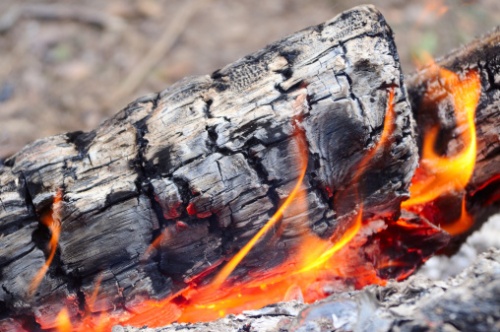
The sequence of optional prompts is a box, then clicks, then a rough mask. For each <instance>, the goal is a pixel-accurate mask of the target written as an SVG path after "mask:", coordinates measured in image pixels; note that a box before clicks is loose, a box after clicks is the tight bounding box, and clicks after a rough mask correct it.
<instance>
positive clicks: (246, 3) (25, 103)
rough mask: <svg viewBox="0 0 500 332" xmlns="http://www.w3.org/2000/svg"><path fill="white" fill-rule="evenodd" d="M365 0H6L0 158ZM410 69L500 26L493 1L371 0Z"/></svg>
mask: <svg viewBox="0 0 500 332" xmlns="http://www.w3.org/2000/svg"><path fill="white" fill-rule="evenodd" d="M364 2H366V1H358V0H273V1H254V0H239V1H234V0H189V1H185V0H184V1H181V0H141V1H138V0H137V1H136V0H108V1H101V0H81V1H70V0H66V1H65V0H52V1H49V0H44V1H32V0H2V1H1V2H0V160H1V159H4V158H6V157H8V156H10V155H12V154H13V153H15V152H17V151H19V150H20V149H21V148H22V147H23V146H24V145H25V144H27V143H29V142H31V141H33V140H35V139H37V138H40V137H44V136H49V135H54V134H58V133H63V132H67V131H74V130H85V131H86V130H91V129H94V128H95V127H96V126H97V125H98V124H99V123H100V122H101V121H102V120H103V119H104V118H106V117H109V116H110V115H112V114H114V113H116V112H117V111H118V110H120V109H121V108H122V107H124V106H125V105H126V104H127V103H129V102H131V101H132V100H133V99H135V98H136V97H139V96H141V95H144V94H146V93H149V92H157V91H160V90H163V89H164V88H166V87H167V86H168V85H170V84H172V83H173V82H175V81H177V80H179V79H180V78H182V77H184V76H187V75H200V74H209V73H211V72H212V71H214V70H216V69H218V68H220V67H222V66H224V65H226V64H228V63H230V62H232V61H234V60H236V59H238V58H240V57H242V56H244V55H246V54H248V53H250V52H252V51H255V50H258V49H260V48H261V47H263V46H265V45H266V44H268V43H270V42H272V41H275V40H277V39H280V38H281V37H284V36H286V35H288V34H291V33H293V32H295V31H297V30H300V29H302V28H305V27H307V26H310V25H314V24H318V23H321V22H323V21H325V20H328V19H330V18H332V17H333V16H335V15H337V14H338V13H340V12H341V11H343V10H346V9H348V8H350V7H353V6H355V5H358V4H362V3H364ZM372 3H373V4H375V5H376V6H377V7H378V8H379V9H380V10H381V11H382V13H383V14H384V15H385V17H386V19H387V21H388V22H389V24H390V25H391V27H392V28H393V30H394V32H395V35H396V43H397V45H398V50H399V53H400V56H401V60H402V63H403V69H404V71H405V73H409V72H411V71H413V68H414V67H415V65H414V63H415V59H416V58H418V57H419V55H420V54H422V52H428V53H430V54H431V55H433V56H439V55H444V54H445V53H446V52H448V51H450V50H452V49H453V48H456V47H458V46H460V45H462V44H464V43H467V42H469V41H471V40H472V39H473V38H474V37H476V36H478V35H481V34H484V33H486V32H488V31H490V30H492V29H493V28H494V27H495V26H496V25H498V24H500V1H498V0H476V1H474V0H469V1H465V0H447V1H445V0H442V1H439V0H434V1H432V0H429V1H416V0H408V1H404V0H373V1H372Z"/></svg>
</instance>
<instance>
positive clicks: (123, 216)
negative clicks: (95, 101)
mask: <svg viewBox="0 0 500 332" xmlns="http://www.w3.org/2000/svg"><path fill="white" fill-rule="evenodd" d="M391 90H392V91H394V93H395V99H394V105H393V107H394V113H395V117H394V123H393V125H392V127H393V130H392V132H391V144H390V146H388V147H387V148H386V149H384V151H382V152H381V153H378V154H376V155H375V156H373V157H372V161H371V162H369V163H366V162H365V163H362V162H361V161H362V160H363V159H364V157H365V156H366V155H368V153H369V152H370V151H372V150H373V149H374V147H375V146H376V144H377V142H378V141H379V140H380V137H381V133H382V128H383V123H384V119H385V114H386V109H387V107H388V99H389V98H388V96H389V92H390V91H391ZM413 128H414V126H413V122H412V118H411V111H410V105H409V102H408V99H407V95H406V90H405V89H404V88H403V82H402V73H401V68H400V64H399V59H398V56H397V52H396V48H395V45H394V42H393V38H392V32H391V30H390V28H389V27H388V26H387V24H386V22H385V20H384V19H383V17H382V16H381V14H380V13H379V12H378V11H377V10H375V9H374V7H372V6H363V7H357V8H355V9H353V10H350V11H347V12H344V13H342V14H341V15H339V16H337V17H336V18H334V19H332V20H331V21H329V22H326V23H324V24H321V25H318V26H315V27H311V28H308V29H305V30H303V31H300V32H298V33H296V34H294V35H291V36H289V37H287V38H285V39H283V40H281V41H278V42H276V43H274V44H271V45H269V46H267V47H266V48H264V49H263V50H261V51H259V52H256V53H254V54H252V55H249V56H247V57H244V58H242V59H240V60H238V61H236V62H235V63H233V64H231V65H229V66H227V67H225V68H223V69H221V70H218V71H216V72H214V73H213V74H212V75H210V76H208V75H207V76H201V77H192V78H186V79H184V80H182V81H180V82H178V83H176V84H174V85H173V86H171V87H170V88H168V89H167V90H165V91H163V92H161V93H159V94H152V95H149V96H146V97H144V98H140V99H138V100H136V101H135V102H133V103H131V104H130V105H128V107H126V108H125V109H124V110H123V111H121V112H120V113H118V114H117V115H116V116H114V117H113V118H111V119H109V120H108V121H106V122H104V123H103V124H102V125H101V126H100V127H99V128H97V129H96V130H95V131H92V132H86V133H84V132H76V133H69V134H63V135H59V136H54V137H49V138H45V139H41V140H38V141H36V142H34V143H32V144H30V145H28V146H26V147H25V148H24V149H23V150H22V151H20V152H19V153H17V154H16V155H14V156H13V157H12V158H10V159H8V160H7V161H5V163H4V165H3V167H2V169H1V171H0V184H1V189H0V202H1V204H0V232H1V239H2V240H1V242H0V284H1V287H0V309H1V310H0V312H1V314H0V315H2V316H1V317H4V318H5V317H10V318H16V317H17V318H20V319H24V321H25V322H28V323H26V324H29V322H34V320H38V319H40V318H42V317H43V319H44V321H46V322H47V321H48V322H50V321H51V320H53V319H54V317H55V316H56V314H57V313H58V312H59V310H61V308H62V307H64V306H67V307H69V308H70V309H71V308H84V307H85V306H86V302H87V301H88V299H89V297H90V296H91V294H92V291H93V290H94V289H95V287H96V280H97V279H98V278H99V279H100V280H101V281H100V288H99V294H100V300H99V301H100V305H99V307H100V308H101V309H102V310H126V309H127V308H129V306H131V305H132V304H133V303H135V302H137V301H140V300H141V299H146V298H162V297H165V296H167V295H169V294H171V293H172V292H175V291H177V290H179V289H181V288H182V287H184V285H185V282H186V280H188V279H189V278H191V277H193V276H195V275H197V274H199V273H200V272H202V271H204V270H205V269H207V268H208V267H210V266H217V265H218V264H221V262H223V261H224V260H227V259H228V258H230V257H231V256H232V255H234V253H236V252H237V250H238V249H239V248H240V247H241V246H243V245H244V244H245V243H246V242H247V241H248V240H249V239H250V238H251V237H252V235H254V234H255V233H256V232H257V231H258V230H259V229H260V228H261V227H262V226H263V225H264V223H265V222H266V221H267V220H268V219H269V217H270V216H271V215H272V214H273V212H274V211H276V209H277V208H278V207H279V205H280V203H281V202H282V201H283V199H285V198H286V197H287V195H288V194H289V192H290V191H291V189H292V188H293V186H294V185H295V182H296V181H297V178H298V176H299V173H300V169H299V168H300V162H298V160H300V159H301V158H303V156H302V155H303V154H304V153H303V151H299V150H298V148H299V144H298V143H297V135H296V133H297V131H299V132H300V133H303V135H305V137H306V141H307V149H308V150H307V151H306V152H305V154H306V155H307V156H308V168H307V173H306V177H305V180H304V187H305V189H306V192H307V201H308V204H309V210H308V220H309V225H308V227H309V229H310V230H311V232H314V233H316V234H317V235H318V236H323V237H326V236H329V235H331V234H332V233H333V232H334V231H338V230H339V229H342V228H343V227H345V225H344V224H345V223H346V222H348V221H350V220H351V219H352V218H353V215H355V213H356V212H355V211H356V209H357V208H359V203H360V200H362V201H363V205H364V211H365V214H368V215H370V214H371V213H374V211H377V213H380V214H383V215H391V214H397V213H398V211H399V208H398V207H399V203H400V202H401V200H403V199H405V198H406V197H407V195H408V192H407V188H408V185H409V182H410V180H411V176H412V174H413V171H414V169H415V167H416V164H417V149H416V144H415V140H414V133H413ZM372 162H373V163H376V167H371V165H372ZM360 165H361V166H360ZM360 167H362V168H363V167H364V168H366V169H361V170H360ZM360 173H362V174H363V176H362V177H361V178H360V176H359V174H360ZM59 190H60V191H61V192H62V199H63V201H62V205H61V208H60V211H59V212H60V219H61V234H60V238H59V242H58V247H57V252H56V254H55V257H54V260H53V262H52V263H51V265H50V268H49V269H48V272H47V274H46V276H45V277H44V279H43V280H42V282H41V284H40V286H39V287H38V288H37V290H36V292H35V293H34V294H30V291H29V288H30V284H31V283H32V281H33V279H34V277H35V275H36V274H37V271H38V270H39V269H40V268H41V267H42V266H43V265H44V262H45V260H46V258H47V257H48V256H49V255H50V253H49V249H48V244H49V239H50V231H49V229H48V228H47V226H45V225H44V224H43V223H42V222H41V218H42V216H44V215H47V214H50V210H51V204H52V202H53V200H54V197H55V195H56V193H57V192H58V191H59ZM288 218H289V219H290V222H293V220H292V219H293V216H288ZM283 222H287V216H286V215H285V217H284V219H283ZM165 230H167V232H168V233H169V234H170V235H171V236H168V237H165V239H164V240H162V241H161V242H160V244H159V248H158V251H157V252H156V254H155V255H151V257H150V258H148V259H146V260H145V259H144V254H145V252H146V251H147V250H148V247H149V246H150V245H151V243H152V242H153V241H154V239H155V238H157V237H158V236H159V235H160V234H162V233H165V232H166V231H165ZM271 233H272V232H271ZM296 237H297V233H296V230H294V229H293V227H287V228H285V229H284V230H283V234H282V235H281V238H280V239H281V240H280V241H284V243H287V246H278V247H277V248H268V247H267V246H265V245H262V246H259V247H258V248H256V249H255V250H253V251H252V252H251V253H250V256H249V257H248V259H246V260H244V261H243V262H242V263H241V264H240V266H239V268H238V269H237V271H235V273H236V275H238V274H241V275H243V274H245V273H247V272H248V271H250V270H252V269H254V268H256V266H259V264H260V265H262V263H259V264H257V265H255V260H256V259H258V260H259V262H265V265H264V266H260V267H259V268H266V267H271V266H273V265H276V264H278V263H279V262H280V261H282V260H283V259H285V258H286V255H287V253H288V251H287V247H290V246H293V244H294V239H295V238H296ZM266 264H267V265H266ZM101 295H102V299H101ZM75 312H77V310H70V313H71V314H74V313H75ZM1 317H0V318H1ZM46 327H50V323H49V324H48V325H46Z"/></svg>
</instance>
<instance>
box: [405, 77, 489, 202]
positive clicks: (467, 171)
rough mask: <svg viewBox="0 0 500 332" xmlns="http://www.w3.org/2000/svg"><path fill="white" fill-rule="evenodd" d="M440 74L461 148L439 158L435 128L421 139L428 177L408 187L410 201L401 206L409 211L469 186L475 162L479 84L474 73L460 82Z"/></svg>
mask: <svg viewBox="0 0 500 332" xmlns="http://www.w3.org/2000/svg"><path fill="white" fill-rule="evenodd" d="M439 74H440V77H441V79H442V80H443V82H444V86H445V88H447V89H448V90H449V91H450V92H451V94H452V96H453V103H454V107H455V117H456V123H457V127H458V128H463V129H464V132H463V133H462V134H460V138H461V140H462V142H463V145H464V148H463V149H462V151H461V152H460V153H458V154H457V155H455V156H451V157H448V156H441V155H439V154H437V153H436V152H435V150H434V146H435V144H436V140H437V136H438V132H439V128H438V127H434V128H432V129H431V130H430V132H429V133H428V134H427V135H426V136H425V137H424V142H423V151H422V159H421V167H423V168H424V169H425V170H426V173H430V176H427V177H426V178H425V179H418V181H415V182H413V183H412V185H411V186H410V199H409V200H407V201H405V202H403V203H402V204H401V206H402V207H403V208H408V207H411V206H414V205H418V204H425V203H428V202H430V201H433V200H435V199H436V198H438V197H440V196H442V195H444V194H448V193H452V192H457V191H461V190H463V189H464V188H465V186H466V185H467V183H468V182H469V180H470V178H471V176H472V173H473V172H474V165H475V162H476V149H477V147H476V146H477V142H476V129H475V125H474V117H475V110H476V106H477V104H478V102H479V96H480V92H481V82H480V79H479V74H478V73H477V72H476V71H470V72H468V73H467V74H466V77H465V78H464V79H463V80H461V79H460V78H459V77H458V75H456V74H455V73H453V72H451V71H449V70H446V69H440V70H439Z"/></svg>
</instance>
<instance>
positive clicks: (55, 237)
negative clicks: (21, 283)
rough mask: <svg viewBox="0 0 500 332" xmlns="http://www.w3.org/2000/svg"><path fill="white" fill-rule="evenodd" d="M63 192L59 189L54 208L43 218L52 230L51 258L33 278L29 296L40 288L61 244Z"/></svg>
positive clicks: (48, 258)
mask: <svg viewBox="0 0 500 332" xmlns="http://www.w3.org/2000/svg"><path fill="white" fill-rule="evenodd" d="M62 195H63V193H62V190H61V189H59V190H58V191H57V193H56V195H55V197H54V202H53V203H52V208H51V209H50V211H49V212H48V213H46V214H44V215H42V217H41V221H42V223H43V224H44V225H45V226H46V227H47V228H48V229H49V230H50V234H51V237H50V242H49V250H50V253H49V256H48V257H47V260H46V261H45V264H44V265H43V266H42V267H41V268H40V270H38V272H37V274H36V275H35V277H34V278H33V281H32V282H31V285H30V288H29V294H30V295H33V294H34V293H35V292H36V290H37V289H38V286H39V285H40V283H41V282H42V279H43V277H44V276H45V274H46V273H47V270H48V269H49V266H50V264H51V263H52V260H53V259H54V256H55V254H56V250H57V244H58V243H59V235H60V233H61V217H60V215H61V212H60V211H61V202H62Z"/></svg>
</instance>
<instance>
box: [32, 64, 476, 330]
mask: <svg viewBox="0 0 500 332" xmlns="http://www.w3.org/2000/svg"><path fill="white" fill-rule="evenodd" d="M437 73H439V78H440V82H441V85H442V87H443V88H444V89H446V91H447V92H448V94H450V95H451V96H452V97H453V98H452V99H453V104H454V109H455V118H456V125H457V128H459V129H460V130H461V134H460V135H459V139H460V141H461V144H462V145H463V147H462V149H461V151H460V152H459V153H457V154H455V155H453V156H443V155H441V154H439V153H437V152H436V150H435V146H436V143H437V138H438V132H439V128H437V127H435V128H432V129H431V130H430V131H429V133H427V134H426V136H425V137H424V142H423V150H422V159H421V163H420V166H419V168H418V170H417V172H416V174H415V176H414V178H413V180H412V185H411V187H410V194H411V196H410V197H411V198H410V199H409V200H408V201H406V202H404V203H403V204H402V207H403V208H404V209H406V210H411V211H412V212H415V215H419V211H421V209H423V207H425V206H426V205H428V204H432V202H433V201H434V200H436V199H437V198H440V197H442V196H444V195H457V194H459V196H460V197H463V199H462V214H461V218H460V219H459V220H458V221H456V222H455V223H453V224H451V225H446V226H443V228H444V229H445V230H447V231H448V232H449V233H451V234H459V233H461V232H464V231H465V230H467V229H468V228H469V227H470V226H471V225H472V223H473V219H472V217H471V216H470V215H469V214H468V212H467V204H466V203H467V201H466V198H465V196H464V195H463V194H462V191H463V190H464V188H465V186H466V185H467V184H468V182H469V180H470V178H471V176H472V173H473V170H474V165H475V156H476V136H475V135H476V132H475V127H474V116H475V108H476V105H477V103H478V101H479V93H480V89H481V86H480V81H479V75H478V74H477V72H475V71H470V72H468V73H467V74H466V75H465V76H464V77H462V78H460V77H458V76H457V75H456V74H454V73H452V72H450V71H448V70H445V69H437ZM430 92H432V91H430ZM394 100H395V90H394V89H393V88H391V89H389V91H388V97H387V109H386V115H385V119H384V123H383V128H382V132H381V134H380V138H379V139H378V142H377V143H376V144H375V145H374V146H373V147H372V148H371V149H370V150H368V151H366V152H365V154H364V156H363V157H362V158H361V160H360V161H359V163H358V165H357V167H356V171H355V173H354V174H353V176H352V182H353V184H354V186H355V187H356V186H357V185H358V184H359V183H360V180H361V178H362V177H363V176H364V175H365V171H366V169H369V165H370V163H372V162H374V161H376V160H377V158H379V157H380V155H381V154H383V153H385V152H386V147H388V146H390V144H391V141H392V137H393V136H392V134H393V132H394V129H395V118H396V116H395V110H394V104H395V102H394ZM292 125H293V128H294V135H293V145H294V146H295V147H296V150H297V165H299V172H298V173H299V174H298V177H297V180H296V182H295V184H294V186H293V188H292V189H291V191H290V193H289V195H288V196H287V198H286V199H285V200H284V201H283V203H282V204H281V205H280V206H279V207H278V209H277V211H276V212H275V214H274V215H273V216H272V217H271V218H270V219H269V220H268V221H267V222H266V223H265V225H264V226H263V227H262V228H261V229H260V230H259V231H258V232H257V233H256V234H255V235H254V236H253V237H252V238H251V239H250V241H249V242H248V243H246V244H245V245H244V246H243V247H242V248H241V249H240V250H239V252H238V253H237V254H236V255H235V256H234V257H232V258H231V259H230V260H229V261H228V262H227V263H226V264H224V265H223V266H222V268H221V269H220V270H219V272H218V273H216V274H215V277H213V279H212V280H211V281H209V282H208V283H207V280H208V278H209V276H210V275H212V274H214V271H215V270H216V269H218V267H219V266H220V265H221V264H223V262H220V264H219V263H218V264H215V265H214V266H213V267H211V268H209V269H207V270H206V271H203V272H202V273H201V274H200V275H199V276H197V277H194V278H192V279H191V280H190V281H189V282H188V285H187V286H186V287H185V288H184V289H182V290H180V291H179V292H177V293H175V294H172V295H171V296H169V297H168V298H165V299H163V300H146V301H143V302H142V303H140V304H138V305H135V306H134V307H133V308H127V309H128V311H127V312H126V313H124V312H121V313H108V312H106V311H104V312H102V313H99V310H98V308H95V303H96V301H97V297H98V292H99V285H100V283H101V277H99V278H98V279H97V280H96V283H95V284H96V285H95V288H94V292H93V293H92V294H91V296H90V298H89V300H88V301H87V308H85V310H82V309H81V308H80V312H78V314H77V316H79V321H78V322H76V321H72V320H71V317H72V316H71V315H70V312H69V311H68V309H67V308H63V309H62V310H61V312H60V313H59V314H58V315H57V319H56V321H57V331H59V332H63V331H64V332H69V331H87V330H93V331H109V330H110V329H111V327H112V326H113V325H115V324H124V325H132V326H144V325H147V326H149V327H159V326H163V325H166V324H169V323H172V322H174V321H177V322H200V321H208V320H213V319H217V318H219V317H222V316H225V315H227V314H231V313H232V314H237V313H240V312H241V311H243V310H249V309H255V308H260V307H263V306H266V305H269V304H272V303H276V302H280V301H283V300H290V299H303V300H304V301H305V302H314V301H316V300H318V299H321V298H324V297H326V296H328V295H329V292H330V291H329V290H328V289H339V287H340V288H341V287H346V283H347V282H348V281H346V280H353V281H352V283H353V284H352V285H353V286H355V287H363V286H365V285H368V284H381V285H383V284H385V282H386V279H387V278H385V277H383V276H379V275H378V274H377V272H376V270H383V269H385V270H388V271H389V270H391V269H396V270H397V269H400V270H401V271H402V272H401V273H400V274H399V278H398V279H401V278H405V277H407V276H408V275H409V274H410V273H412V271H413V270H414V268H413V269H412V268H411V267H408V266H406V265H405V262H401V261H399V260H398V256H397V253H394V256H391V257H378V256H379V255H378V252H377V250H376V243H375V244H374V243H372V244H370V245H371V246H372V248H375V249H373V250H372V251H370V253H369V254H370V255H372V256H373V257H372V258H373V261H369V260H367V259H364V260H363V261H362V262H361V261H360V257H359V248H361V247H363V246H364V245H365V244H366V241H367V237H368V236H369V234H370V233H369V232H370V231H371V232H372V233H373V234H375V233H376V232H377V231H380V230H381V229H384V227H387V232H388V233H389V234H391V232H395V234H396V235H397V234H399V233H401V231H400V230H401V229H409V230H412V231H415V232H418V231H419V230H420V227H421V226H419V225H418V224H416V223H413V222H412V221H411V220H408V219H405V218H403V217H402V218H400V219H398V220H393V221H391V220H389V221H387V220H386V221H385V222H386V224H384V222H381V221H380V222H379V223H377V221H376V220H370V218H369V217H368V216H365V215H364V213H363V202H362V199H361V198H359V197H358V195H357V189H355V190H356V198H357V202H356V208H355V210H354V211H353V213H351V215H348V216H346V218H345V219H344V220H343V221H342V225H341V227H339V232H338V233H336V234H334V235H333V236H331V237H330V238H328V239H323V238H320V237H318V236H316V235H315V234H312V233H311V231H310V229H309V227H308V226H307V225H308V220H307V211H308V205H307V192H306V190H305V189H304V185H303V182H304V179H305V176H306V170H307V167H308V153H309V152H308V146H307V141H306V138H305V133H304V131H303V129H302V127H301V119H300V118H297V119H294V122H293V124H292ZM61 196H62V193H61V192H60V191H58V194H57V195H56V198H55V199H54V204H53V207H52V214H51V215H50V217H49V216H47V218H46V219H43V220H45V221H44V224H46V225H47V227H49V229H50V230H51V233H52V238H51V242H50V249H51V251H50V255H49V257H48V259H47V262H46V264H45V265H44V268H42V269H41V271H40V272H39V274H40V275H41V277H38V275H37V278H35V279H37V280H38V279H40V280H41V279H42V278H43V276H44V275H45V273H46V271H47V269H48V266H50V263H51V261H52V259H53V256H54V254H55V250H56V249H55V248H56V247H57V242H58V237H59V231H60V212H59V210H60V204H61V200H62V198H61ZM292 217H293V218H292ZM289 220H294V221H289ZM280 221H281V222H282V224H281V225H280V227H298V229H297V231H298V232H299V234H301V235H300V241H299V243H298V244H296V245H295V247H291V248H289V250H290V254H289V255H288V256H287V258H286V259H285V260H284V261H283V262H281V263H280V264H279V265H277V266H276V267H273V268H270V269H267V270H265V271H259V273H258V274H257V275H249V276H243V277H241V276H240V277H234V276H232V274H233V273H234V272H235V270H236V269H237V267H238V266H239V265H240V263H241V262H242V261H243V260H244V259H245V257H247V255H248V254H249V253H250V252H251V251H252V250H253V249H254V248H255V246H256V245H259V243H260V242H261V241H262V238H263V237H264V235H266V234H267V233H268V232H270V231H271V230H272V229H273V228H274V227H275V226H276V225H277V224H278V222H280ZM179 227H182V225H179ZM432 227H434V226H432ZM434 228H435V227H434ZM363 232H365V233H363ZM429 232H432V231H431V230H429ZM367 234H368V235H367ZM169 236H171V234H170V230H169V229H168V228H166V229H165V230H163V232H162V233H161V234H160V235H159V236H158V237H157V238H156V239H155V240H154V241H153V243H152V244H151V246H150V247H149V248H148V249H147V250H146V252H145V253H144V254H143V258H144V259H147V258H148V257H149V256H150V255H151V253H152V251H153V250H157V249H158V246H159V244H160V242H161V241H162V239H164V238H165V237H169ZM275 236H279V234H277V235H275ZM380 236H381V235H380ZM396 237H397V236H396ZM396 237H394V239H392V238H391V239H388V240H384V241H386V242H387V243H391V242H390V241H392V240H394V241H401V239H404V237H398V238H397V239H396ZM420 254H421V253H420ZM422 257H423V254H422ZM388 273H389V272H388ZM339 278H340V279H342V286H339V282H338V281H337V280H339ZM39 282H40V281H39V280H38V281H37V283H35V280H34V282H33V285H36V286H33V287H34V288H35V289H36V287H38V284H39Z"/></svg>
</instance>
